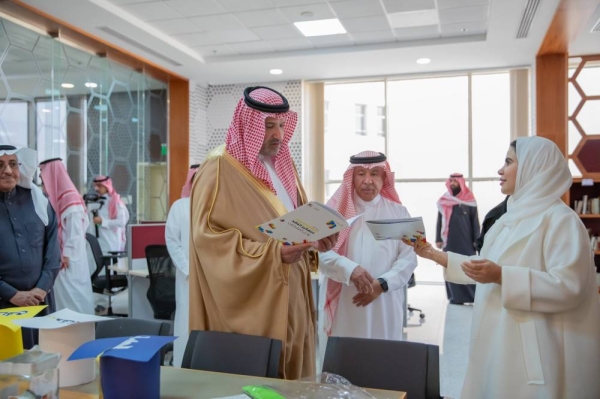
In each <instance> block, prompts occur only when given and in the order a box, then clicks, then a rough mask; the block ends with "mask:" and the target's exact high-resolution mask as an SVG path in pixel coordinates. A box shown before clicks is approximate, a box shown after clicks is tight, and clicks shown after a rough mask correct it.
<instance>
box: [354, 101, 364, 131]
mask: <svg viewBox="0 0 600 399" xmlns="http://www.w3.org/2000/svg"><path fill="white" fill-rule="evenodd" d="M354 124H355V127H354V130H355V131H356V134H358V135H361V136H366V135H367V106H366V105H364V104H356V105H355V106H354Z"/></svg>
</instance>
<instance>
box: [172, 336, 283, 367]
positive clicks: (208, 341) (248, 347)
mask: <svg viewBox="0 0 600 399" xmlns="http://www.w3.org/2000/svg"><path fill="white" fill-rule="evenodd" d="M281 345H282V344H281V341H280V340H278V339H271V338H267V337H258V336H254V335H245V334H236V333H227V332H220V331H199V330H193V331H191V332H190V337H189V339H188V342H187V345H186V347H185V352H184V353H183V361H182V362H181V367H182V368H187V369H194V370H207V371H216V372H220V373H231V374H242V375H250V376H256V377H270V378H277V377H278V376H279V356H280V355H281Z"/></svg>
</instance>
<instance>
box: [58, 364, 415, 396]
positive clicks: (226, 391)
mask: <svg viewBox="0 0 600 399" xmlns="http://www.w3.org/2000/svg"><path fill="white" fill-rule="evenodd" d="M160 374H161V375H160V397H161V398H163V399H184V398H189V399H210V398H218V397H222V396H232V395H239V394H241V393H242V387H244V386H246V385H269V384H274V383H275V384H280V383H282V382H283V380H275V379H271V378H261V377H249V376H245V375H237V374H225V373H213V372H210V371H199V370H188V369H179V368H174V367H162V369H161V373H160ZM367 391H368V392H369V393H370V394H371V395H373V396H374V397H376V398H378V399H406V393H404V392H399V391H384V390H380V389H367ZM60 397H61V399H75V398H77V399H96V398H98V381H94V382H91V383H89V384H85V385H79V386H75V387H68V388H62V389H60Z"/></svg>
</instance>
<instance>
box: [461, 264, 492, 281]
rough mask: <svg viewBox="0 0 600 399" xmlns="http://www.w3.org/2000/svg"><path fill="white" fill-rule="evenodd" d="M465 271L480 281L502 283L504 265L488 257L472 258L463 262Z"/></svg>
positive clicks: (462, 265)
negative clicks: (501, 265)
mask: <svg viewBox="0 0 600 399" xmlns="http://www.w3.org/2000/svg"><path fill="white" fill-rule="evenodd" d="M461 267H462V270H463V272H464V273H465V274H466V275H467V276H468V277H470V278H472V279H473V280H475V281H477V282H478V283H482V284H488V283H496V284H502V267H500V266H499V265H497V264H496V263H494V262H492V261H489V260H487V259H480V260H475V259H473V260H470V261H468V262H463V263H462V264H461Z"/></svg>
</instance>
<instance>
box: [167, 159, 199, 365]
mask: <svg viewBox="0 0 600 399" xmlns="http://www.w3.org/2000/svg"><path fill="white" fill-rule="evenodd" d="M199 167H200V165H192V166H190V170H189V172H188V175H187V178H186V180H185V185H184V186H183V189H182V190H181V198H179V199H178V200H177V201H175V202H174V203H173V205H171V209H170V210H169V216H167V225H166V230H165V241H166V242H167V249H168V250H169V255H170V256H171V260H172V261H173V264H175V267H176V268H177V271H176V274H175V305H176V306H175V322H174V329H173V334H174V335H175V336H177V337H178V338H177V339H176V340H175V342H174V343H173V366H175V367H181V361H182V359H183V352H184V351H185V346H186V344H187V340H188V335H189V322H188V320H189V311H190V310H189V309H190V306H189V303H190V288H189V282H188V276H189V269H190V194H191V191H192V181H193V180H194V175H195V174H196V171H197V170H198V168H199Z"/></svg>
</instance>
